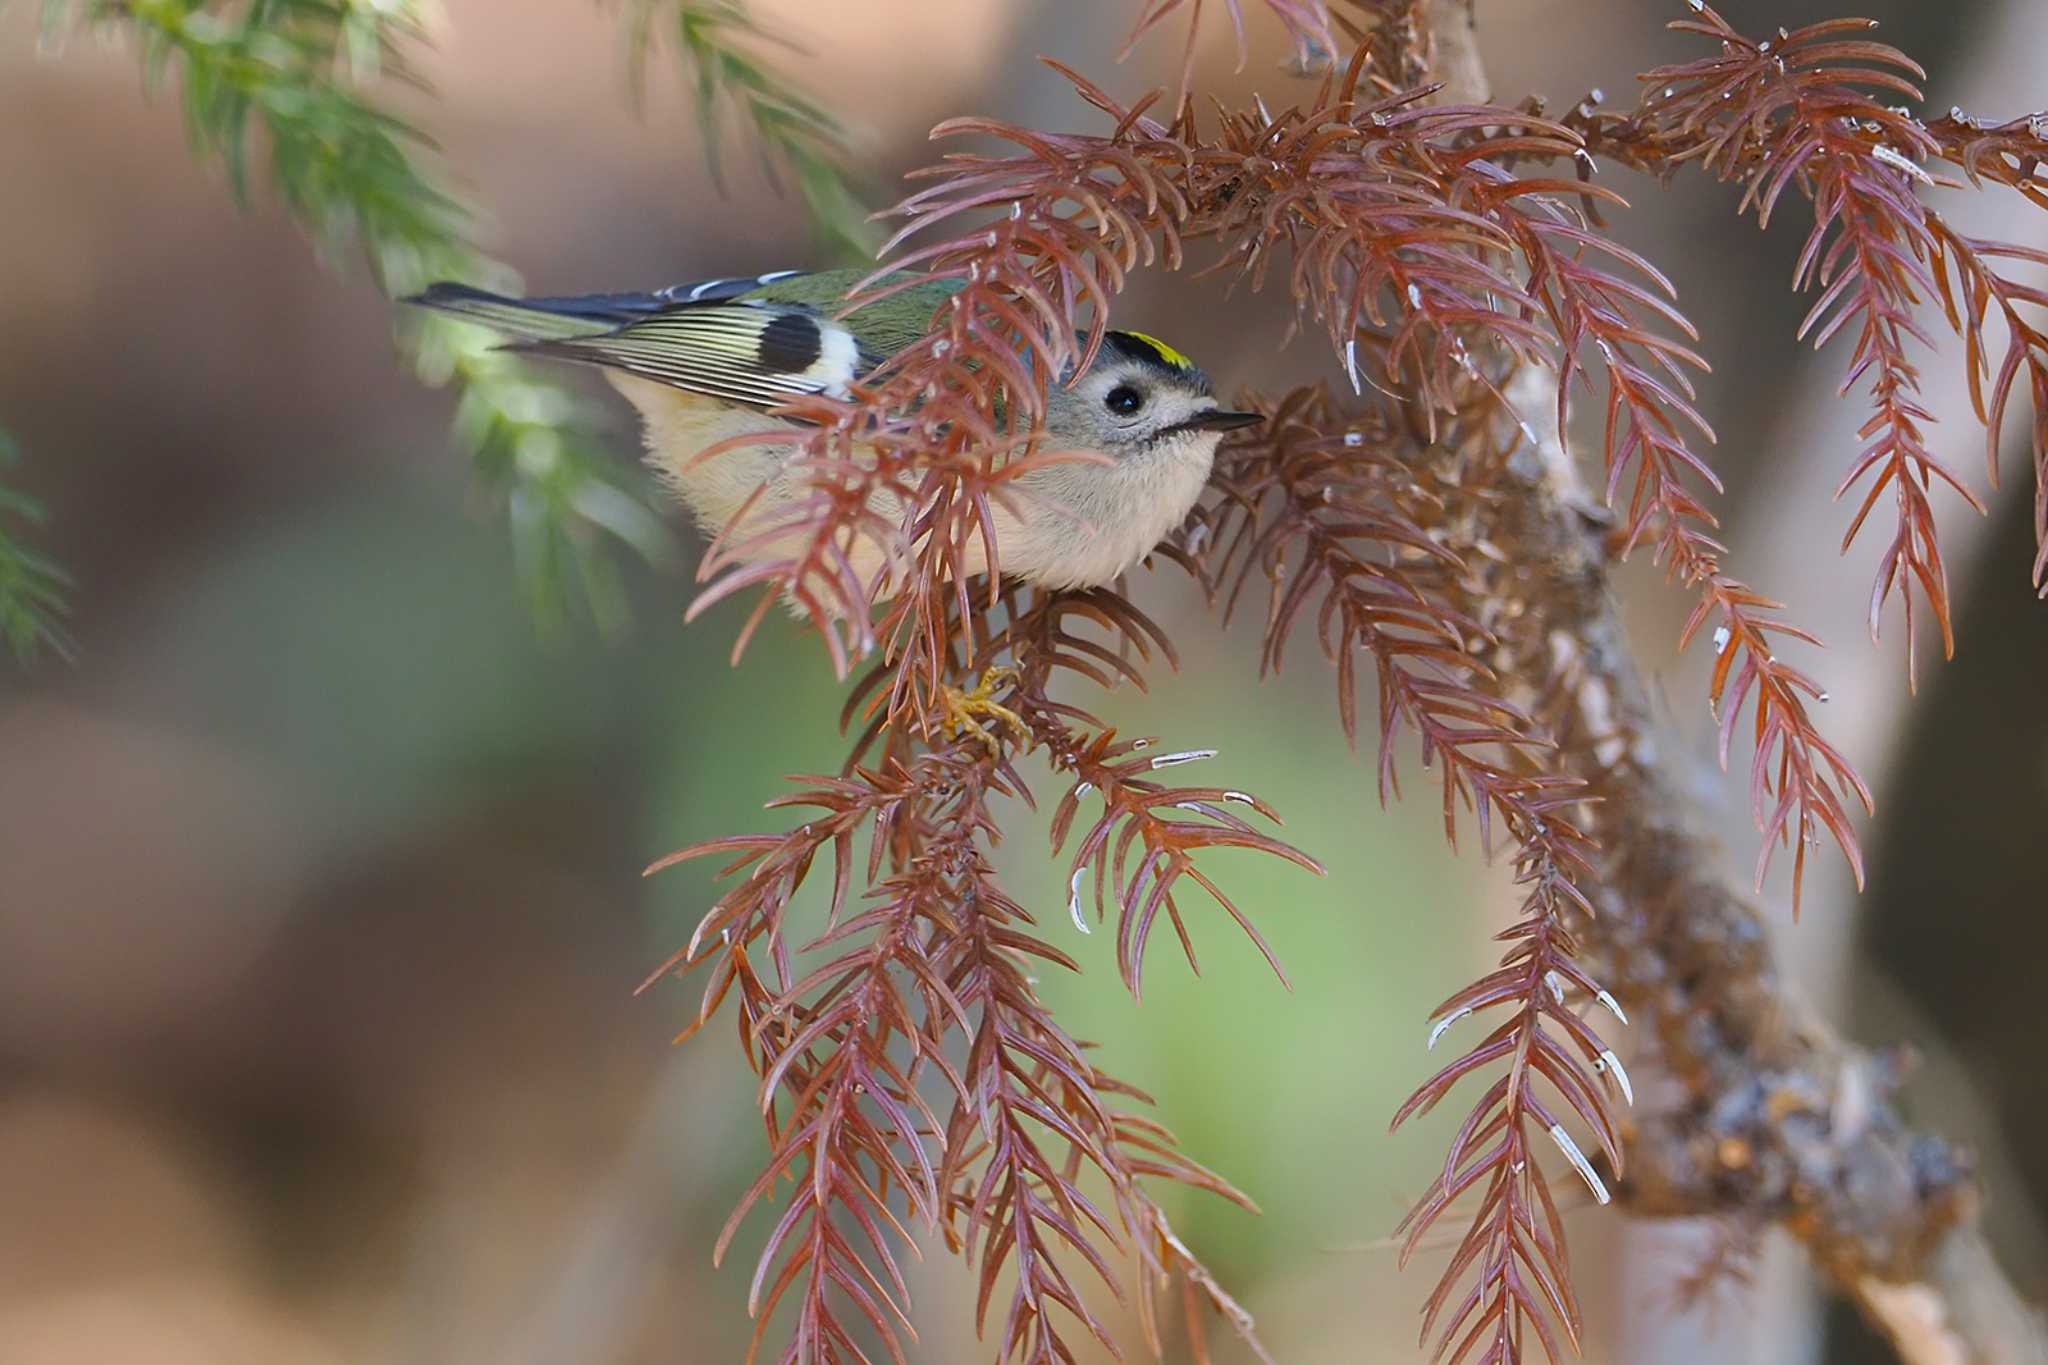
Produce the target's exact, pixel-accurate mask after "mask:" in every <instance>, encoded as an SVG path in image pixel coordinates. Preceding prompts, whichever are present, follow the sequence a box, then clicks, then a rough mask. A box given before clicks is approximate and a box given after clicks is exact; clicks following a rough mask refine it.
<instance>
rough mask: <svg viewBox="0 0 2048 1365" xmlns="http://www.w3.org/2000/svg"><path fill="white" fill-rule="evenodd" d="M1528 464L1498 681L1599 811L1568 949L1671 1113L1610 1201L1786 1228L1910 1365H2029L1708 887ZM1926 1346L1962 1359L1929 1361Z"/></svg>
mask: <svg viewBox="0 0 2048 1365" xmlns="http://www.w3.org/2000/svg"><path fill="white" fill-rule="evenodd" d="M1538 449H1539V450H1541V451H1542V452H1543V456H1544V457H1543V458H1541V459H1517V460H1514V461H1510V462H1509V466H1508V469H1507V475H1508V478H1509V479H1510V480H1511V481H1514V482H1519V484H1520V485H1521V488H1520V495H1519V496H1516V497H1513V498H1508V499H1504V500H1502V501H1501V502H1499V503H1498V504H1496V505H1497V506H1498V508H1499V513H1500V515H1499V518H1498V524H1497V525H1493V526H1489V527H1485V528H1483V533H1484V534H1486V535H1487V536H1488V537H1489V538H1490V539H1491V540H1493V541H1494V542H1495V543H1496V544H1498V545H1500V546H1501V547H1502V548H1503V549H1504V550H1506V551H1507V559H1508V561H1509V562H1511V563H1514V564H1523V565H1527V564H1542V565H1548V566H1550V571H1549V572H1548V573H1547V574H1544V575H1541V576H1534V577H1530V578H1516V577H1515V576H1513V575H1511V574H1508V573H1505V572H1503V573H1502V574H1500V576H1499V581H1498V582H1497V583H1495V584H1492V585H1490V590H1491V591H1494V592H1499V593H1503V594H1507V595H1510V596H1512V597H1514V598H1516V599H1518V603H1519V606H1520V608H1521V609H1520V610H1509V611H1505V612H1503V613H1501V615H1502V617H1503V618H1504V619H1506V620H1509V621H1512V622H1515V623H1516V624H1515V627H1514V629H1513V630H1512V631H1509V632H1504V634H1503V640H1502V648H1503V650H1505V651H1508V652H1510V653H1511V654H1513V655H1515V656H1517V658H1516V666H1515V668H1514V669H1513V670H1512V671H1513V672H1515V673H1516V674H1517V675H1519V676H1523V677H1529V678H1540V677H1544V676H1545V675H1547V676H1548V678H1549V680H1550V684H1551V692H1550V696H1549V699H1548V700H1549V705H1548V706H1547V707H1546V708H1545V714H1546V717H1547V718H1548V719H1549V720H1550V721H1551V723H1552V728H1553V733H1554V735H1555V737H1556V738H1557V739H1558V741H1559V743H1560V745H1561V747H1562V754H1563V756H1564V758H1565V760H1566V761H1567V763H1568V764H1569V766H1570V770H1571V771H1572V772H1574V773H1576V774H1577V775H1579V776H1581V777H1583V778H1584V779H1585V780H1586V782H1587V783H1588V785H1589V787H1590V788H1591V790H1592V791H1593V792H1595V793H1596V794H1597V795H1599V796H1600V797H1601V798H1602V799H1601V800H1600V802H1599V803H1598V804H1597V805H1596V806H1595V807H1594V808H1593V812H1594V813H1593V816H1592V825H1593V829H1592V832H1593V833H1594V834H1595V836H1596V837H1597V838H1598V839H1599V840H1600V843H1601V846H1602V848H1603V850H1604V851H1605V857H1604V860H1603V867H1602V869H1601V871H1602V875H1601V878H1600V880H1599V881H1598V883H1597V884H1596V885H1595V886H1594V887H1593V888H1592V894H1593V899H1594V901H1595V904H1596V908H1597V910H1598V914H1597V915H1596V916H1595V917H1594V919H1593V920H1592V922H1591V923H1590V925H1589V926H1588V927H1587V929H1586V931H1585V935H1584V937H1585V939H1586V946H1587V950H1588V952H1589V954H1591V955H1593V956H1594V957H1596V958H1604V959H1605V960H1606V963H1605V969H1604V972H1603V976H1604V977H1605V979H1607V980H1609V981H1610V982H1611V983H1612V987H1613V989H1614V991H1615V992H1616V994H1617V995H1619V996H1620V997H1621V1000H1622V1002H1623V1004H1624V1005H1625V1006H1626V1008H1627V1009H1628V1010H1629V1011H1630V1013H1631V1015H1632V1016H1635V1018H1636V1020H1637V1023H1638V1030H1639V1033H1640V1034H1641V1036H1642V1037H1643V1038H1644V1039H1645V1041H1646V1046H1647V1047H1648V1049H1649V1050H1650V1054H1651V1057H1652V1059H1653V1060H1654V1061H1655V1062H1656V1063H1657V1064H1658V1065H1659V1066H1660V1067H1661V1069H1663V1070H1665V1071H1667V1072H1668V1073H1669V1074H1670V1076H1671V1077H1672V1078H1674V1079H1675V1080H1676V1081H1677V1082H1678V1087H1677V1089H1678V1098H1677V1099H1675V1100H1674V1101H1673V1102H1671V1103H1669V1104H1665V1105H1662V1106H1660V1107H1658V1108H1657V1109H1655V1110H1648V1109H1645V1110H1643V1111H1639V1112H1638V1113H1637V1114H1636V1116H1635V1119H1634V1122H1633V1123H1631V1124H1630V1125H1629V1126H1628V1127H1627V1129H1626V1132H1625V1137H1626V1143H1625V1148H1626V1153H1627V1157H1628V1163H1629V1164H1628V1175H1627V1178H1626V1179H1625V1180H1623V1181H1621V1182H1620V1184H1619V1191H1618V1192H1619V1195H1620V1197H1621V1199H1622V1200H1623V1202H1624V1203H1625V1204H1626V1205H1627V1206H1628V1207H1630V1208H1631V1209H1633V1210H1634V1211H1635V1212H1637V1213H1640V1214H1645V1215H1652V1216H1663V1217H1690V1216H1702V1215H1710V1216H1721V1217H1728V1218H1734V1219H1739V1220H1741V1221H1743V1222H1745V1223H1749V1224H1751V1225H1758V1224H1762V1223H1765V1222H1775V1223H1778V1224H1780V1225H1782V1226H1784V1227H1785V1228H1786V1229H1787V1230H1788V1231H1790V1232H1792V1233H1793V1234H1794V1235H1795V1236H1797V1237H1798V1238H1799V1239H1800V1240H1801V1241H1802V1242H1804V1243H1805V1245H1806V1246H1807V1248H1808V1250H1809V1251H1810V1253H1811V1254H1812V1256H1813V1258H1814V1260H1815V1262H1816V1264H1817V1265H1818V1266H1819V1267H1820V1268H1821V1269H1822V1270H1823V1271H1825V1272H1826V1273H1827V1274H1828V1276H1829V1277H1830V1278H1831V1279H1832V1280H1833V1281H1834V1282H1835V1283H1836V1284H1837V1285H1838V1286H1839V1287H1840V1288H1841V1289H1842V1290H1843V1291H1844V1292H1845V1293H1847V1294H1849V1295H1850V1296H1851V1297H1852V1298H1854V1299H1855V1300H1856V1301H1857V1302H1858V1303H1859V1304H1861V1305H1863V1307H1864V1308H1865V1310H1866V1311H1867V1312H1868V1313H1869V1314H1870V1315H1871V1317H1872V1319H1873V1320H1874V1321H1876V1322H1877V1323H1878V1324H1879V1325H1880V1326H1881V1327H1883V1328H1884V1329H1885V1330H1886V1332H1887V1333H1888V1334H1889V1335H1890V1336H1891V1337H1892V1339H1893V1341H1894V1342H1895V1344H1896V1345H1897V1346H1898V1348H1899V1350H1900V1352H1901V1355H1902V1356H1903V1357H1904V1358H1905V1359H1907V1360H1909V1361H1913V1362H1916V1365H1917V1362H1921V1361H1934V1360H1943V1359H1953V1360H1956V1361H1959V1362H1962V1361H1970V1362H1974V1361H2023V1360H2025V1361H2031V1360H2039V1359H2042V1358H2043V1356H2042V1353H2043V1352H2044V1351H2048V1336H2044V1335H2043V1329H2042V1325H2041V1323H2040V1321H2039V1320H2038V1319H2037V1318H2036V1317H2035V1316H2034V1315H2033V1314H2031V1313H2030V1312H2028V1311H2026V1309H2025V1308H2024V1305H2023V1301H2022V1300H2021V1299H2020V1298H2019V1296H2018V1295H2017V1293H2016V1292H2014V1291H2013V1290H2012V1288H2011V1286H2010V1284H2009V1283H2008V1282H2006V1281H2005V1280H2004V1279H2003V1277H2002V1276H1999V1275H1998V1274H1997V1271H1996V1265H1995V1262H1993V1261H1992V1260H1991V1258H1990V1257H1989V1255H1988V1252H1986V1251H1985V1249H1984V1246H1983V1243H1982V1239H1981V1235H1980V1234H1979V1233H1978V1232H1977V1230H1976V1226H1975V1213H1976V1201H1977V1192H1976V1187H1975V1185H1974V1183H1973V1181H1972V1179H1971V1175H1970V1171H1969V1166H1968V1161H1967V1158H1966V1157H1964V1156H1963V1155H1962V1154H1960V1153H1958V1152H1957V1151H1956V1150H1955V1149H1954V1148H1952V1147H1950V1146H1949V1145H1948V1144H1947V1143H1945V1142H1944V1141H1943V1140H1942V1139H1940V1138H1939V1137H1935V1136H1932V1135H1928V1134H1924V1133H1917V1132H1914V1131H1912V1130H1911V1129H1909V1128H1908V1127H1906V1125H1905V1124H1904V1123H1903V1122H1902V1121H1901V1119H1900V1117H1899V1115H1898V1113H1897V1111H1896V1109H1895V1107H1894V1105H1893V1103H1892V1097H1893V1094H1894V1092H1895V1090H1896V1088H1897V1085H1898V1083H1899V1080H1900V1076H1899V1074H1898V1073H1899V1070H1900V1068H1899V1067H1898V1066H1897V1065H1896V1063H1895V1062H1894V1061H1893V1060H1892V1059H1890V1058H1887V1057H1884V1056H1881V1055H1873V1054H1871V1053H1869V1052H1866V1051H1864V1050H1863V1049H1860V1048H1858V1047H1856V1046H1854V1045H1852V1044H1850V1043H1847V1042H1845V1041H1843V1040H1842V1039H1839V1038H1836V1037H1834V1036H1833V1035H1832V1034H1831V1033H1830V1032H1829V1031H1828V1030H1827V1029H1826V1028H1825V1027H1823V1026H1822V1025H1821V1024H1819V1022H1818V1021H1815V1020H1812V1019H1809V1018H1807V1017H1805V1013H1804V1011H1803V1010H1802V1009H1801V1007H1800V1006H1799V1004H1798V1002H1797V1001H1796V1000H1794V999H1792V998H1790V997H1789V996H1788V995H1787V993H1786V990H1785V988H1784V986H1783V985H1782V984H1781V982H1780V980H1779V978H1778V976H1777V973H1776V971H1775V969H1774V967H1773V964H1772V961H1771V956H1770V951H1769V947H1768V944H1767V940H1766V937H1765V933H1764V927H1763V925H1762V923H1761V921H1760V920H1759V917H1758V913H1757V911H1756V909H1755V907H1754V906H1753V905H1751V904H1750V903H1749V902H1748V901H1747V900H1746V899H1745V898H1743V897H1742V896H1739V895H1737V894H1736V893H1734V892H1733V891H1732V890H1731V889H1730V888H1729V887H1728V885H1727V884H1726V883H1725V881H1724V880H1723V879H1722V877H1721V876H1720V874H1719V872H1718V870H1717V868H1716V857H1715V854H1714V851H1713V849H1712V846H1711V844H1710V843H1709V841H1708V840H1707V839H1706V838H1705V837H1704V836H1703V835H1702V834H1701V833H1700V832H1699V831H1698V830H1697V829H1696V828H1695V827H1694V825H1693V823H1692V813H1691V809H1690V803H1689V802H1688V801H1687V799H1686V797H1685V794H1684V792H1683V791H1682V790H1681V785H1682V783H1681V772H1682V766H1683V765H1682V764H1679V763H1675V762H1674V758H1673V755H1674V753H1675V751H1676V745H1675V743H1674V742H1673V741H1672V739H1671V737H1670V736H1668V735H1666V734H1665V733H1663V731H1662V727H1661V726H1660V725H1659V723H1658V720H1657V716H1656V712H1655V710H1654V708H1653V706H1652V703H1651V698H1650V694H1649V692H1648V690H1647V689H1646V688H1645V686H1644V683H1643V679H1642V675H1641V673H1640V672H1639V671H1638V669H1637V667H1636V665H1635V662H1634V659H1633V656H1632V655H1631V653H1630V652H1629V649H1628V646H1627V643H1626V641H1625V639H1624V637H1623V634H1622V629H1621V625H1620V622H1619V619H1618V617H1617V615H1616V612H1615V609H1614V605H1613V602H1612V598H1611V595H1610V592H1609V588H1608V582H1607V560H1606V555H1605V534H1604V530H1603V528H1602V527H1601V526H1600V525H1599V523H1598V519H1597V518H1595V517H1589V516H1588V515H1586V510H1587V509H1588V508H1589V507H1590V506H1591V503H1590V502H1589V501H1588V500H1587V499H1586V498H1585V497H1584V496H1583V494H1582V493H1581V491H1580V489H1579V487H1578V484H1577V482H1576V475H1575V471H1574V470H1573V468H1572V466H1571V464H1570V461H1569V459H1568V457H1566V456H1565V455H1564V453H1563V452H1562V450H1561V449H1560V448H1559V447H1558V444H1557V442H1556V441H1555V440H1550V441H1546V442H1543V443H1541V445H1539V447H1538ZM1496 666H1499V664H1498V663H1497V665H1496ZM1503 671H1504V672H1507V671H1510V670H1508V669H1505V668H1504V669H1503ZM1960 1263H1967V1264H1969V1265H1970V1266H1971V1267H1972V1268H1971V1270H1970V1272H1969V1274H1968V1276H1958V1275H1957V1274H1956V1273H1955V1271H1954V1267H1955V1266H1956V1265H1957V1264H1960ZM1944 1341H1945V1342H1948V1343H1950V1344H1952V1345H1953V1346H1954V1347H1955V1348H1956V1349H1958V1350H1959V1351H1960V1352H1961V1354H1953V1355H1946V1356H1945V1355H1942V1354H1940V1353H1939V1351H1937V1350H1935V1348H1934V1347H1932V1346H1930V1345H1928V1344H1927V1343H1930V1342H1944Z"/></svg>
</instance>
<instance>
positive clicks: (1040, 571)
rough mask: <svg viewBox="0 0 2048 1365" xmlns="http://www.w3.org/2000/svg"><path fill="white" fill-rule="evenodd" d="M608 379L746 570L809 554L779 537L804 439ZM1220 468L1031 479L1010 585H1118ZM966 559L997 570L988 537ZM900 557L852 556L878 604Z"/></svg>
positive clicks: (1145, 465) (744, 411)
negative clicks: (773, 436)
mask: <svg viewBox="0 0 2048 1365" xmlns="http://www.w3.org/2000/svg"><path fill="white" fill-rule="evenodd" d="M607 378H609V379H610V380H611V382H612V383H613V385H614V386H616V387H617V388H618V389H619V391H620V392H621V393H623V394H624V395H625V396H626V397H627V398H628V399H629V400H631V402H632V403H633V406H634V407H636V408H638V409H639V411H640V414H641V417H642V419H643V421H644V422H645V425H646V433H645V435H646V445H647V461H648V463H649V464H650V465H652V466H653V467H654V469H655V471H656V473H657V474H658V475H659V476H660V477H661V479H662V482H663V483H665V484H666V485H667V486H668V487H669V488H670V490H671V491H673V492H674V494H675V495H676V497H677V498H678V499H679V500H680V501H681V502H682V503H683V504H684V505H685V506H687V507H688V508H689V509H690V512H691V514H692V515H693V516H694V517H695V518H696V520H697V521H698V523H699V524H700V525H701V526H702V527H703V528H704V530H705V532H706V533H707V534H709V535H711V536H714V537H719V538H721V539H722V543H723V545H724V547H725V548H726V550H727V551H728V552H729V553H732V554H734V555H736V556H737V557H738V558H740V559H744V560H762V559H768V558H772V557H775V556H777V555H781V554H788V553H790V552H792V551H793V550H795V549H796V548H797V546H798V543H799V537H800V535H801V532H800V531H798V530H791V531H789V532H787V533H783V534H777V533H776V528H777V526H778V525H779V524H782V523H785V522H786V521H787V520H788V519H789V518H790V517H791V516H792V514H794V513H795V511H796V509H797V506H798V504H799V503H800V502H801V501H802V500H803V499H804V498H806V497H807V496H809V495H810V492H811V490H810V486H809V483H808V480H807V479H805V477H804V476H803V475H802V474H800V473H798V472H796V471H792V470H790V469H789V468H788V465H789V462H790V459H791V457H792V456H793V454H794V453H795V450H796V438H797V436H798V435H799V433H800V432H801V430H802V428H799V427H797V426H796V425H795V424H793V423H787V422H779V421H778V420H777V419H775V418H770V417H765V416H763V415H762V414H761V413H760V412H758V411H755V410H754V409H752V408H745V407H740V406H737V405H734V404H730V403H726V402H724V401H722V400H720V399H716V398H709V397H706V396H704V395H702V394H694V393H688V392H685V391H683V390H681V389H677V388H672V387H670V386H668V385H666V384H658V383H655V382H653V381H651V380H646V379H641V378H638V377H636V376H633V375H628V374H621V373H618V372H616V371H614V372H611V373H610V374H608V375H607ZM778 427H779V428H781V429H784V430H787V431H788V432H789V433H790V436H791V438H792V439H791V440H789V441H787V442H785V441H756V442H748V443H743V444H739V445H734V446H731V447H729V448H728V449H726V450H722V451H719V452H717V453H716V454H712V455H710V456H708V457H706V456H705V454H704V452H706V451H707V450H710V449H711V448H712V447H714V446H717V445H718V444H719V443H721V442H724V441H729V440H732V439H733V438H735V437H740V436H749V435H759V434H762V433H764V432H772V431H774V430H776V429H777V428H778ZM1209 463H1210V461H1209V453H1208V451H1207V450H1199V451H1197V450H1195V449H1193V448H1189V449H1185V450H1183V449H1178V448H1176V449H1172V450H1168V451H1163V452H1158V453H1155V454H1152V455H1148V456H1146V457H1143V458H1141V459H1138V460H1131V461H1125V462H1120V463H1119V464H1117V465H1115V466H1110V467H1105V466H1102V465H1098V464H1058V465H1052V466H1048V467H1047V468H1045V469H1042V470H1039V471H1036V472H1034V473H1032V474H1028V475H1026V476H1024V477H1022V478H1020V479H1018V480H1017V481H1016V482H1015V483H1014V484H1011V485H1009V487H1010V488H1011V489H1012V490H1013V491H1012V493H1011V495H1010V497H1009V499H1008V503H1009V504H1010V505H1007V506H1006V505H1005V504H1004V502H1001V501H994V500H992V505H991V520H992V521H993V522H994V529H995V538H996V547H997V550H996V557H997V560H998V563H999V565H1000V567H1001V569H1002V571H1003V572H1004V573H1006V574H1015V575H1017V576H1018V577H1020V578H1025V579H1028V580H1030V581H1033V582H1037V583H1043V584H1045V585H1046V586H1048V587H1057V588H1064V587H1086V586H1092V585H1095V584H1101V583H1108V582H1110V581H1112V580H1114V579H1115V578H1116V577H1117V576H1118V575H1120V574H1122V573H1125V572H1127V571H1128V570H1129V569H1131V568H1132V567H1133V566H1134V565H1135V564H1136V563H1137V562H1138V561H1139V560H1140V559H1142V558H1144V557H1145V555H1146V554H1148V553H1150V552H1151V550H1152V548H1153V547H1154V546H1156V545H1157V544H1158V543H1159V542H1160V540H1161V539H1163V538H1164V537H1165V536H1166V534H1167V533H1168V532H1169V531H1171V530H1173V528H1174V527H1176V526H1178V525H1180V523H1181V522H1182V520H1183V519H1185V518H1186V516H1187V513H1188V509H1189V508H1191V507H1192V506H1193V505H1194V502H1195V499H1196V498H1197V497H1198V496H1199V495H1200V493H1201V490H1202V487H1203V485H1204V483H1205V482H1206V481H1207V479H1208V474H1209ZM764 485H765V487H764ZM757 494H758V495H757ZM869 505H870V507H871V508H872V509H873V510H874V511H875V512H876V513H877V514H878V515H879V516H880V517H882V518H883V519H885V520H886V521H887V522H889V523H890V524H892V525H893V524H897V523H899V522H900V521H901V519H902V508H901V507H900V505H898V503H897V501H896V500H895V499H893V498H889V497H886V496H884V495H877V496H876V497H874V498H873V499H871V500H870V503H869ZM962 549H963V552H964V554H963V563H962V567H963V569H964V571H965V572H966V573H967V574H968V575H973V574H977V573H982V572H985V571H986V570H987V568H988V556H987V552H986V547H985V546H984V545H983V543H982V537H981V534H980V531H979V529H978V527H977V528H975V529H973V530H971V531H970V533H969V535H968V540H967V544H966V545H965V546H963V547H962ZM888 553H889V552H888V551H887V550H886V549H885V547H884V546H883V545H882V544H880V543H878V542H877V541H876V540H875V539H874V538H873V537H871V536H862V537H860V538H858V540H857V541H856V543H855V544H854V545H853V547H852V548H851V553H850V556H849V557H850V560H851V567H852V569H853V571H854V573H855V574H856V575H857V576H858V577H859V578H860V580H861V582H862V584H863V586H864V587H874V586H876V585H877V584H878V583H879V591H877V593H876V597H877V600H879V599H881V598H884V597H887V596H889V595H890V592H891V590H892V589H891V583H892V582H893V581H895V580H897V579H898V577H899V576H900V574H901V573H902V571H903V566H902V565H900V564H898V565H887V564H886V561H887V558H888ZM885 567H886V568H887V569H888V573H887V574H886V575H885V574H884V569H885Z"/></svg>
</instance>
